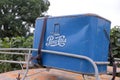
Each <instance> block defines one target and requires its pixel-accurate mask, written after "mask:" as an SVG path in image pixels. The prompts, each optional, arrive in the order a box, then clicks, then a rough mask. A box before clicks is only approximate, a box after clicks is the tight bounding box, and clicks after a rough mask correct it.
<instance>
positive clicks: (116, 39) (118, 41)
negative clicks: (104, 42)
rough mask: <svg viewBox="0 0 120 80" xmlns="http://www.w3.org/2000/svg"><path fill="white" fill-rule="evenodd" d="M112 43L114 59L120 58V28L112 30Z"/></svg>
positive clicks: (116, 27)
mask: <svg viewBox="0 0 120 80" xmlns="http://www.w3.org/2000/svg"><path fill="white" fill-rule="evenodd" d="M110 41H111V44H112V45H111V46H112V54H113V55H114V57H117V58H120V26H115V27H114V28H112V29H111V34H110Z"/></svg>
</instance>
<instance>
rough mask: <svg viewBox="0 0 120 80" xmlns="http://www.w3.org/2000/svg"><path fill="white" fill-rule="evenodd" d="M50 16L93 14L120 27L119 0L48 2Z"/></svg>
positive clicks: (52, 0)
mask: <svg viewBox="0 0 120 80" xmlns="http://www.w3.org/2000/svg"><path fill="white" fill-rule="evenodd" d="M49 1H50V7H49V10H48V12H47V14H48V15H51V16H63V15H73V14H84V13H95V14H98V15H100V16H102V17H104V18H106V19H108V20H110V21H111V22H112V27H113V26H115V25H119V26H120V0H49Z"/></svg>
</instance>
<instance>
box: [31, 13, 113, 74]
mask: <svg viewBox="0 0 120 80" xmlns="http://www.w3.org/2000/svg"><path fill="white" fill-rule="evenodd" d="M43 22H44V18H38V19H37V20H36V26H35V32H34V43H33V48H36V49H38V46H39V41H40V35H41V32H42V27H43ZM110 23H111V22H110V21H108V20H107V19H104V18H102V17H100V16H98V15H94V14H82V15H71V16H60V17H49V18H48V19H47V25H46V32H45V36H44V41H43V45H42V49H44V50H53V51H60V52H67V53H70V54H77V55H83V56H87V57H89V58H91V59H92V60H93V61H95V62H106V61H107V60H108V47H109V41H108V39H107V38H106V35H105V32H104V30H106V32H107V33H108V35H109V33H110ZM42 54H43V55H42V58H43V65H44V66H46V67H53V68H57V69H62V70H67V71H73V72H78V73H83V74H94V68H93V66H92V65H91V63H89V62H88V61H86V60H84V59H78V58H73V57H67V56H62V55H57V54H49V53H42ZM32 55H33V56H36V55H37V52H35V51H34V52H33V53H32ZM97 67H98V70H99V73H106V69H107V65H106V64H105V65H97Z"/></svg>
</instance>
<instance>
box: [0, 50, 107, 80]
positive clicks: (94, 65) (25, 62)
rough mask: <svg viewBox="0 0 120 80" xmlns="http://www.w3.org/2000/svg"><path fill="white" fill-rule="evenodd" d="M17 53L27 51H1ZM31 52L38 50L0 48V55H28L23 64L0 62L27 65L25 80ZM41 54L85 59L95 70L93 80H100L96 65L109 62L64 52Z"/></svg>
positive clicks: (48, 51)
mask: <svg viewBox="0 0 120 80" xmlns="http://www.w3.org/2000/svg"><path fill="white" fill-rule="evenodd" d="M12 50H14V51H16V50H17V51H19V50H22V51H28V53H16V52H14V53H12V52H3V51H12ZM31 51H38V49H32V48H0V53H1V54H16V55H26V54H27V55H28V59H27V60H26V61H24V62H21V61H17V62H16V61H8V60H0V62H10V63H19V64H27V65H26V71H25V73H24V75H23V77H22V80H25V77H26V75H27V73H28V69H29V59H30V55H31ZM41 51H42V52H46V53H49V54H57V55H63V56H68V57H74V58H79V59H85V60H87V61H89V62H90V63H91V64H92V65H93V67H94V70H95V79H96V80H100V77H99V72H98V68H97V64H98V65H104V64H109V62H94V61H93V60H92V59H91V58H89V57H87V56H82V55H76V54H70V53H65V52H58V51H51V50H43V49H42V50H41Z"/></svg>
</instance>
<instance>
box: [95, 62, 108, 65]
mask: <svg viewBox="0 0 120 80" xmlns="http://www.w3.org/2000/svg"><path fill="white" fill-rule="evenodd" d="M95 64H97V65H106V64H110V62H95Z"/></svg>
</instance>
